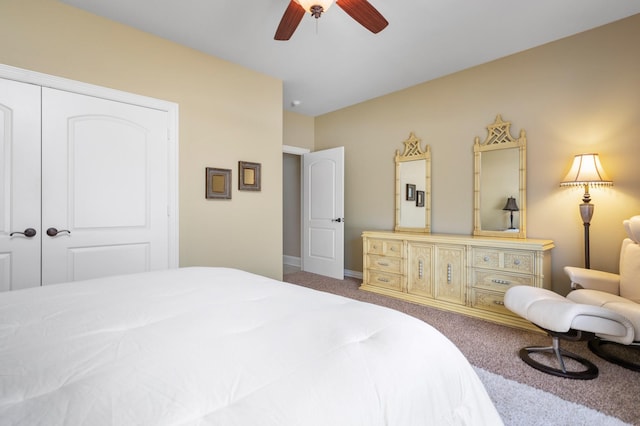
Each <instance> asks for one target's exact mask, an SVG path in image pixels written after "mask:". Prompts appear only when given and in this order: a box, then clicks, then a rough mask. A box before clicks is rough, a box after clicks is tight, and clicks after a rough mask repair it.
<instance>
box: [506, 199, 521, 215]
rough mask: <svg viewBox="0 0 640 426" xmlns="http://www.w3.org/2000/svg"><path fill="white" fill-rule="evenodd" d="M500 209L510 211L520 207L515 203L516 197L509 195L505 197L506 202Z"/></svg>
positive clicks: (515, 210)
mask: <svg viewBox="0 0 640 426" xmlns="http://www.w3.org/2000/svg"><path fill="white" fill-rule="evenodd" d="M502 210H506V211H510V212H517V211H518V210H520V209H519V208H518V204H517V203H516V199H515V198H513V197H509V198H507V204H505V205H504V207H503V208H502Z"/></svg>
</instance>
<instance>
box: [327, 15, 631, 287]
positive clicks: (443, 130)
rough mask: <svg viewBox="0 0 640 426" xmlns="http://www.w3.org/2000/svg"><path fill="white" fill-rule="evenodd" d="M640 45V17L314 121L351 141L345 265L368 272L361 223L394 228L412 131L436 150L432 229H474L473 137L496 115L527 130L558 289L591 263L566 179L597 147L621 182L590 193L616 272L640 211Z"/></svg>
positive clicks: (538, 230) (530, 212) (531, 217)
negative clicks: (626, 226)
mask: <svg viewBox="0 0 640 426" xmlns="http://www.w3.org/2000/svg"><path fill="white" fill-rule="evenodd" d="M507 36H508V35H507ZM638 45H640V15H636V16H633V17H631V18H628V19H626V20H623V21H620V22H617V23H613V24H610V25H607V26H605V27H601V28H598V29H595V30H592V31H589V32H586V33H582V34H579V35H576V36H573V37H570V38H567V39H564V40H560V41H557V42H554V43H551V44H548V45H545V46H542V47H539V48H535V49H532V50H529V51H525V52H522V53H519V54H516V55H513V56H509V57H506V58H503V59H500V60H497V61H494V62H491V63H488V64H485V65H481V66H478V67H475V68H472V69H469V70H466V71H463V72H459V73H456V74H453V75H450V76H447V77H444V78H441V79H438V80H435V81H431V82H428V83H425V84H421V85H418V86H415V87H412V88H410V89H407V90H404V91H400V92H396V93H393V94H390V95H388V96H384V97H381V98H378V99H374V100H372V101H368V102H365V103H362V104H358V105H355V106H353V107H349V108H346V109H343V110H340V111H336V112H333V113H329V114H326V115H323V116H319V117H316V120H315V148H316V149H324V148H330V147H334V146H341V145H343V146H344V147H345V159H346V167H345V168H346V173H345V176H346V178H345V179H346V180H345V200H346V206H345V209H346V212H345V218H346V235H345V241H346V248H345V255H346V264H345V267H346V268H347V269H351V270H362V246H361V240H360V233H361V232H362V231H363V230H365V229H382V230H391V229H392V228H393V225H394V176H393V174H394V163H393V156H394V153H395V150H396V149H401V148H402V141H403V140H405V139H406V138H407V137H408V136H409V133H410V132H412V131H413V132H415V133H416V135H417V136H418V137H420V138H422V139H423V143H427V144H429V145H430V146H431V149H432V158H433V160H432V161H433V169H432V171H433V175H432V178H433V180H432V185H433V187H432V191H433V197H432V209H433V210H432V231H433V232H434V233H460V234H470V233H471V232H472V225H473V216H472V209H473V199H472V194H473V192H472V191H473V174H472V173H473V150H472V146H473V140H474V137H475V136H480V137H481V138H482V139H484V137H485V136H486V130H485V127H486V126H487V125H489V124H491V123H493V121H494V119H495V117H496V114H498V113H500V114H502V117H503V118H504V119H505V120H507V121H511V122H512V123H513V125H512V131H513V133H514V134H515V135H516V136H517V133H518V132H519V131H520V129H525V130H526V131H527V139H528V151H527V153H528V162H527V164H528V175H527V179H528V181H527V184H528V188H527V197H528V200H527V201H528V202H527V226H528V236H529V237H532V238H550V239H553V240H554V241H555V243H556V248H555V249H554V250H553V273H552V282H553V286H554V289H556V290H557V291H559V292H566V291H567V290H568V280H567V278H566V277H565V276H564V274H563V272H562V267H563V266H564V265H582V264H583V246H582V242H583V228H582V222H581V219H580V216H579V212H578V204H579V203H580V202H581V201H580V200H581V198H582V191H581V189H579V188H577V189H567V188H560V187H559V186H558V184H559V182H560V180H561V179H562V178H563V177H564V175H565V174H566V172H567V171H568V169H569V166H570V163H571V160H572V158H573V156H574V155H575V154H579V153H585V152H599V153H600V156H601V159H602V163H603V165H604V167H605V168H606V170H607V171H608V173H609V174H610V177H611V178H612V179H613V180H614V183H615V186H614V187H613V188H608V189H593V190H592V191H591V193H592V198H593V201H594V203H595V206H596V208H595V214H594V217H593V221H592V226H591V267H592V268H597V269H604V270H607V271H617V262H618V250H619V245H620V241H621V240H622V238H623V237H624V231H623V228H622V225H621V222H622V220H623V219H624V218H626V217H629V216H631V215H634V214H640V181H639V176H640V175H639V174H638V159H639V158H640V55H638Z"/></svg>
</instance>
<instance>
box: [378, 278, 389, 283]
mask: <svg viewBox="0 0 640 426" xmlns="http://www.w3.org/2000/svg"><path fill="white" fill-rule="evenodd" d="M378 281H380V282H381V283H388V282H389V279H387V278H378Z"/></svg>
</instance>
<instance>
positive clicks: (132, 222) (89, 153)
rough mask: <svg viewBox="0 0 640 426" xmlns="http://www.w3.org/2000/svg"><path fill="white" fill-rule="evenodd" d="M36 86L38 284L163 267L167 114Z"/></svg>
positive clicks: (165, 262)
mask: <svg viewBox="0 0 640 426" xmlns="http://www.w3.org/2000/svg"><path fill="white" fill-rule="evenodd" d="M42 90H43V92H42V110H43V114H42V157H43V164H42V176H43V179H42V205H43V209H42V233H43V235H42V277H43V278H42V283H43V284H53V283H58V282H64V281H74V280H81V279H88V278H95V277H100V276H106V275H116V274H126V273H135V272H142V271H148V270H156V269H166V268H168V267H169V255H168V235H169V233H168V226H169V225H168V224H169V218H168V209H169V206H168V194H169V190H168V185H169V177H168V175H167V167H168V152H169V146H168V144H169V142H168V135H167V132H168V131H167V113H166V111H160V110H156V109H152V108H145V107H141V106H136V105H131V104H126V103H121V102H115V101H111V100H105V99H101V98H96V97H92V96H85V95H80V94H76V93H70V92H66V91H62V90H55V89H49V88H43V89H42ZM56 230H57V234H56Z"/></svg>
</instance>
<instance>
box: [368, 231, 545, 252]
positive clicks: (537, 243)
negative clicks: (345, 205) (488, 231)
mask: <svg viewBox="0 0 640 426" xmlns="http://www.w3.org/2000/svg"><path fill="white" fill-rule="evenodd" d="M362 236H363V237H367V238H386V239H396V240H407V241H424V242H438V243H451V244H465V245H471V246H482V247H496V248H513V249H520V250H522V249H535V250H550V249H552V248H553V247H554V244H553V241H552V240H547V239H536V238H500V237H485V236H477V235H463V234H429V233H417V232H398V231H364V232H363V233H362Z"/></svg>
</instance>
